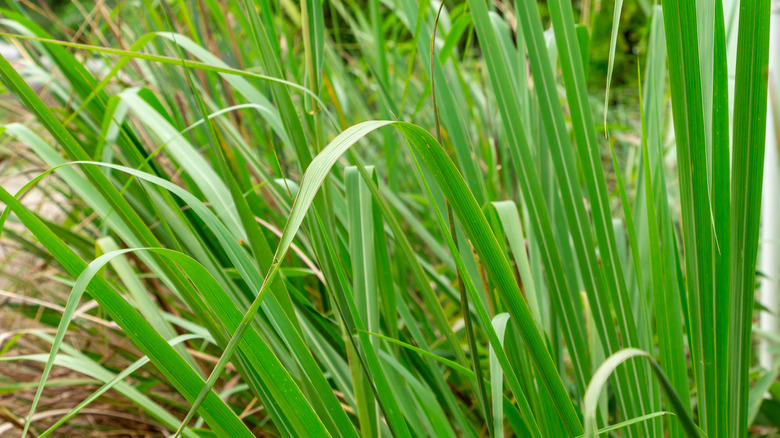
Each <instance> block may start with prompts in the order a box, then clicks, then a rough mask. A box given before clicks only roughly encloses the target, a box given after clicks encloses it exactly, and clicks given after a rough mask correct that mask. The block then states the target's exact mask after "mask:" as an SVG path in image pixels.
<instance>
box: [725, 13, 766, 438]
mask: <svg viewBox="0 0 780 438" xmlns="http://www.w3.org/2000/svg"><path fill="white" fill-rule="evenodd" d="M769 9H770V2H769V1H767V0H756V1H747V2H742V3H741V10H740V13H739V39H738V43H737V72H736V77H735V84H736V85H735V90H734V137H733V142H732V143H733V147H734V151H733V163H732V171H731V203H732V208H731V242H730V244H731V251H732V254H731V300H730V302H731V306H730V309H731V312H730V316H731V318H730V324H729V343H728V346H729V347H728V348H729V359H728V362H729V381H728V399H729V400H730V403H729V412H728V416H729V423H730V424H729V434H728V435H729V436H731V437H743V436H746V434H747V426H748V424H747V408H748V389H749V384H748V368H749V365H750V357H751V354H750V331H751V330H750V328H751V325H752V320H753V301H754V286H755V285H754V280H755V269H756V256H757V251H758V231H759V216H760V214H759V212H760V210H761V179H762V175H763V170H764V147H765V144H764V140H765V138H766V126H765V125H766V105H767V77H766V70H767V65H768V63H769Z"/></svg>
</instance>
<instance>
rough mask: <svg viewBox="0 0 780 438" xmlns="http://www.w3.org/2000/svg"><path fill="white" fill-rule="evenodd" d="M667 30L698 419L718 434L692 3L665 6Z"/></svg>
mask: <svg viewBox="0 0 780 438" xmlns="http://www.w3.org/2000/svg"><path fill="white" fill-rule="evenodd" d="M663 13H664V29H665V32H666V48H667V52H668V55H669V65H673V66H679V68H671V69H669V79H670V86H671V91H672V114H673V116H674V133H675V138H676V143H677V162H678V165H677V166H678V175H679V180H680V204H681V207H682V226H683V231H684V232H683V248H684V250H685V268H686V269H685V275H686V280H687V281H686V284H687V286H688V316H689V320H688V321H689V324H688V329H689V330H690V337H689V338H690V339H691V340H692V341H693V345H691V346H690V348H691V358H692V359H693V369H694V376H695V378H696V387H697V389H698V399H699V418H700V422H701V424H702V425H703V429H704V431H705V432H707V433H708V434H712V435H715V434H716V433H717V432H716V424H717V423H716V422H717V417H718V412H717V400H718V397H719V396H723V395H724V394H721V392H722V390H723V389H725V388H723V386H722V385H719V382H718V373H717V369H716V365H715V364H716V363H717V358H716V350H715V335H716V324H717V323H719V322H717V321H715V308H714V305H715V295H714V291H715V288H714V278H713V274H714V273H713V231H712V215H711V210H710V199H709V186H708V184H707V153H706V143H705V142H704V139H705V133H704V109H703V104H702V88H701V72H700V71H699V49H698V39H697V27H696V26H697V24H696V4H695V3H694V2H687V1H679V0H672V1H670V2H666V3H665V4H664V6H663Z"/></svg>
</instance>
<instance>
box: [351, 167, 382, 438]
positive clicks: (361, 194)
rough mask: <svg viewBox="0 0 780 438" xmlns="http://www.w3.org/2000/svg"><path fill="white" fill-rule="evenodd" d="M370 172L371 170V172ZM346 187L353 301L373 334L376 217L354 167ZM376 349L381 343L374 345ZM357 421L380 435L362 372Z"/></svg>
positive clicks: (356, 374)
mask: <svg viewBox="0 0 780 438" xmlns="http://www.w3.org/2000/svg"><path fill="white" fill-rule="evenodd" d="M369 172H370V170H369ZM344 181H345V185H346V190H345V192H346V198H347V199H346V201H347V217H348V223H349V248H350V251H349V252H350V256H351V259H352V299H353V300H354V301H355V306H356V307H357V309H358V312H359V314H360V318H361V319H362V320H363V322H364V323H365V325H366V329H367V330H368V331H369V332H371V333H377V332H379V300H378V296H377V294H376V292H377V281H376V276H377V272H376V262H375V259H374V256H375V252H374V223H373V222H374V216H373V209H372V207H373V205H372V204H373V203H372V199H371V193H370V192H369V191H368V188H367V187H366V183H365V182H363V181H361V179H360V173H358V170H357V168H355V167H354V166H350V167H347V169H346V170H345V174H344ZM373 344H374V347H375V348H376V347H378V346H379V343H378V342H374V343H373ZM352 378H353V379H354V382H355V383H354V385H355V396H356V399H357V407H358V417H359V419H360V424H361V431H362V434H363V436H364V437H373V436H378V435H379V415H378V414H379V412H378V406H377V404H376V402H375V401H374V396H373V394H372V393H371V386H370V384H369V382H368V381H367V380H366V377H365V375H364V374H363V373H362V372H360V370H359V369H357V368H354V369H353V377H352Z"/></svg>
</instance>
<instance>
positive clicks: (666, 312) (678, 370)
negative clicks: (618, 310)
mask: <svg viewBox="0 0 780 438" xmlns="http://www.w3.org/2000/svg"><path fill="white" fill-rule="evenodd" d="M639 82H640V83H641V80H640V81H639ZM639 101H640V116H641V119H642V120H641V121H642V163H643V165H644V167H643V169H642V174H643V175H644V181H643V182H644V184H643V186H644V189H645V201H646V208H645V211H646V217H647V220H646V223H647V246H648V252H649V253H650V254H649V255H650V257H649V258H650V271H651V274H652V275H650V276H649V280H648V281H649V286H650V288H649V291H650V294H651V295H652V297H653V303H654V308H655V315H656V318H655V321H656V331H657V333H658V347H659V350H660V353H661V354H660V357H661V364H662V368H663V369H664V370H665V372H666V374H667V375H668V376H670V378H669V381H670V384H671V386H672V388H673V389H674V391H675V393H677V394H678V395H679V396H680V397H681V401H680V403H681V407H682V408H683V409H685V411H686V412H689V411H690V403H689V401H688V396H687V395H688V370H687V368H686V365H685V358H684V357H683V348H684V347H683V343H682V331H683V327H682V321H681V317H682V315H681V313H682V312H681V306H680V300H679V296H678V295H677V291H675V290H674V288H669V287H667V285H668V284H669V281H668V277H669V276H672V275H674V273H670V272H668V271H667V269H666V265H665V264H664V259H663V258H662V256H661V248H662V247H666V248H668V246H669V245H675V244H676V242H669V241H667V240H661V238H660V233H659V232H658V216H657V214H656V212H657V211H658V210H657V209H656V206H655V190H654V183H653V179H652V175H653V172H652V169H651V167H650V166H651V164H650V163H651V161H650V154H649V152H648V145H647V138H648V136H647V132H646V129H645V117H644V106H643V102H642V93H641V91H640V93H639ZM661 217H662V218H664V219H666V217H665V216H661ZM667 222H668V221H667ZM667 226H668V224H667ZM664 237H666V236H664ZM666 252H667V253H669V252H670V251H669V249H667V250H666ZM681 434H682V430H681V429H680V426H679V425H678V424H676V423H674V424H670V427H669V436H670V437H679V436H681Z"/></svg>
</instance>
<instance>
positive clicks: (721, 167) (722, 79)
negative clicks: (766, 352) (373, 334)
mask: <svg viewBox="0 0 780 438" xmlns="http://www.w3.org/2000/svg"><path fill="white" fill-rule="evenodd" d="M714 13H715V17H714V21H715V25H714V42H713V44H714V47H713V64H712V65H713V74H712V78H713V82H712V124H711V125H710V126H711V127H712V158H711V163H712V178H711V179H712V192H711V196H712V217H713V223H714V224H713V232H714V233H715V238H714V240H715V242H717V246H716V248H715V251H714V252H713V256H714V260H713V269H715V321H716V322H717V325H716V329H715V330H716V333H715V339H716V341H715V342H716V344H715V353H716V354H715V357H716V364H715V366H716V368H717V373H718V381H719V382H721V385H723V382H728V380H729V371H728V367H729V351H728V343H729V319H730V317H731V315H729V307H730V303H731V257H732V253H731V190H730V183H731V178H730V174H731V169H730V167H731V147H730V141H729V140H730V137H729V133H730V132H729V72H728V60H727V55H726V29H725V23H724V17H723V1H722V0H717V1H716V2H715V11H714ZM728 395H729V393H728V389H727V391H726V392H725V396H723V395H721V396H719V397H718V408H717V409H718V411H717V412H718V414H717V415H718V417H717V418H718V419H717V431H718V433H717V436H721V437H727V436H729V430H728V424H729V416H728V414H727V412H728V411H729V406H728V405H729V396H728Z"/></svg>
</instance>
